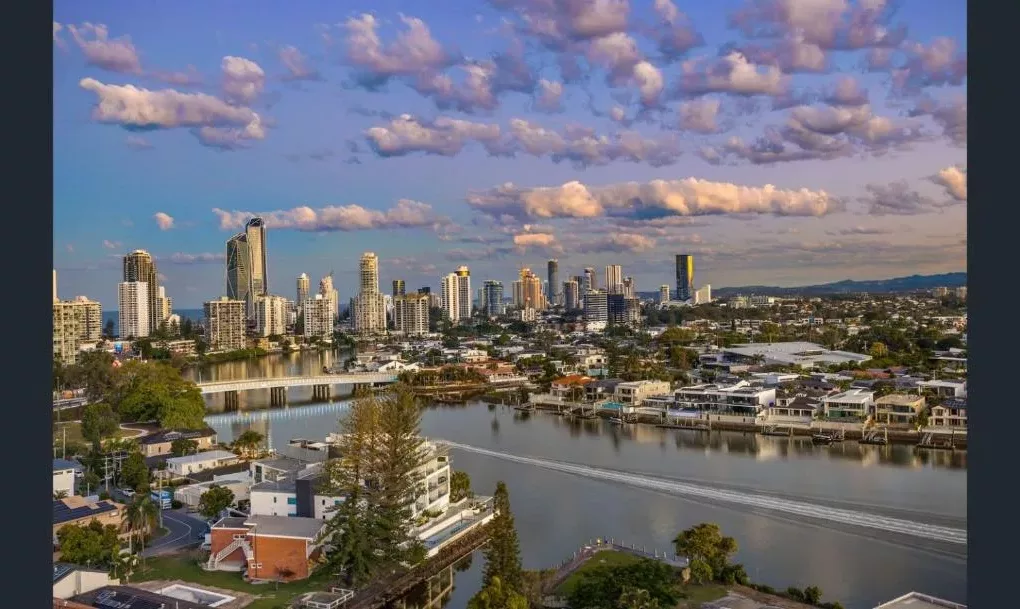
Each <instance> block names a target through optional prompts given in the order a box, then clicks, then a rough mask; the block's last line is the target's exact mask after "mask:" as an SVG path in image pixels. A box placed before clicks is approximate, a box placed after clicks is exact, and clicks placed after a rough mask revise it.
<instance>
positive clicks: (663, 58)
mask: <svg viewBox="0 0 1020 609" xmlns="http://www.w3.org/2000/svg"><path fill="white" fill-rule="evenodd" d="M894 4H895V6H893V5H894ZM507 7H512V8H507ZM966 42H967V41H966V3H965V2H963V1H962V0H960V1H954V0H902V1H900V2H895V3H893V2H892V1H891V0H889V2H884V1H883V0H864V1H863V2H848V1H844V0H760V1H754V2H745V1H744V0H739V1H738V0H732V1H730V0H727V1H721V0H720V1H713V2H692V1H687V2H683V1H678V0H673V1H672V2H671V1H668V0H640V1H639V0H630V1H627V0H597V1H596V0H519V1H514V2H511V1H510V0H489V1H487V2H485V1H477V2H466V1H462V2H456V3H419V2H409V1H404V2H397V1H381V2H372V3H363V4H362V5H358V4H357V3H343V5H342V6H340V5H334V4H328V3H292V4H289V5H287V6H286V8H284V7H282V5H280V4H279V3H271V2H247V3H245V4H244V5H243V10H242V6H241V5H239V4H238V3H232V2H216V3H206V2H176V3H172V4H157V3H135V2H113V1H111V2H104V3H101V4H83V3H77V2H71V1H68V0H58V1H57V2H55V5H54V53H53V85H54V261H55V267H56V268H57V271H58V274H59V279H60V286H59V291H60V295H61V297H64V298H71V297H73V296H75V295H79V294H83V295H87V296H89V297H91V298H94V299H97V300H100V301H101V302H102V303H103V304H104V306H105V307H107V308H114V307H115V299H116V283H117V282H118V281H119V274H120V270H119V269H120V261H119V257H120V256H122V255H123V254H124V253H126V252H128V251H130V250H132V249H136V248H143V249H147V250H149V251H150V252H152V253H153V255H154V256H156V258H157V264H158V267H159V270H160V272H161V274H162V275H163V276H164V283H165V285H166V287H167V291H168V293H169V294H170V295H171V296H173V297H174V299H175V304H176V306H177V307H180V308H192V307H197V306H200V304H201V302H202V301H204V300H208V299H210V298H213V297H216V296H218V295H220V294H221V293H222V292H223V291H224V285H223V283H224V281H223V277H224V269H223V266H224V265H223V260H222V258H223V252H224V243H225V241H226V239H227V238H229V237H230V235H231V234H232V231H235V230H236V227H237V226H238V225H239V224H241V223H243V221H244V219H245V218H246V217H247V215H248V214H251V213H262V214H265V215H266V218H267V224H268V227H269V229H268V230H269V235H268V252H269V282H270V289H271V291H273V292H275V293H279V294H283V295H285V296H288V297H293V295H294V289H295V287H294V281H295V277H296V276H297V275H298V274H300V273H302V272H305V273H308V274H309V275H310V276H311V277H312V278H313V281H314V280H317V279H318V278H320V277H321V276H322V275H324V274H325V273H327V272H329V271H330V270H333V271H335V273H336V279H337V284H338V289H339V290H340V292H341V294H342V295H343V296H345V297H346V296H349V295H352V294H353V287H354V282H355V276H354V272H355V270H356V268H357V261H358V258H359V257H360V255H361V253H362V252H364V251H374V252H376V253H377V254H378V255H379V257H380V267H381V280H382V282H383V285H384V287H385V286H387V285H389V281H390V280H391V279H395V278H403V279H405V280H406V281H407V283H408V286H409V287H417V286H420V285H431V286H433V287H435V286H437V285H438V278H439V276H440V275H441V274H443V273H447V272H450V271H452V270H453V269H454V268H456V267H457V266H459V265H460V264H467V265H469V266H470V267H471V270H472V275H473V276H474V277H475V278H476V279H475V280H476V281H477V282H478V283H479V285H480V282H481V280H483V279H500V280H503V281H510V280H512V279H513V277H514V275H515V274H516V271H517V269H518V268H519V267H520V266H522V265H524V266H530V267H532V268H533V269H535V270H536V272H539V273H540V274H543V273H544V268H545V261H546V260H547V259H549V258H557V259H559V261H560V269H561V270H560V275H561V277H562V278H564V279H565V278H566V276H568V275H575V274H580V272H581V270H582V269H583V268H584V267H586V266H593V267H596V268H600V269H601V268H603V267H604V266H605V265H606V264H610V263H618V264H622V265H623V270H624V275H631V276H633V277H634V278H635V279H636V281H637V285H638V289H639V290H643V291H652V290H655V289H656V288H657V287H658V285H659V284H661V283H672V280H671V278H672V276H673V268H672V258H673V256H674V255H675V254H677V253H691V254H694V255H695V260H696V275H695V282H696V283H697V284H699V285H701V284H704V283H711V284H712V285H713V287H716V288H718V287H724V286H733V285H748V284H769V285H798V284H806V283H820V282H826V281H835V280H840V279H845V278H855V279H866V278H882V277H891V276H897V275H904V274H912V273H937V272H948V271H958V270H964V269H965V267H966V199H967V197H966V164H967V163H966V137H967V135H966Z"/></svg>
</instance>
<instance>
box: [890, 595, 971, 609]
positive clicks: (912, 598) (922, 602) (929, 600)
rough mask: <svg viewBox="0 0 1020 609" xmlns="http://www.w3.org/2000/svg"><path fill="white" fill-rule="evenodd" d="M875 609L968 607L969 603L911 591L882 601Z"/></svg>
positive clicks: (965, 608)
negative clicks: (885, 601) (963, 603)
mask: <svg viewBox="0 0 1020 609" xmlns="http://www.w3.org/2000/svg"><path fill="white" fill-rule="evenodd" d="M875 609H967V605H961V604H960V603H954V602H952V601H947V600H942V599H941V598H935V597H934V596H928V595H927V594H921V593H920V592H910V593H908V594H904V595H903V596H901V597H899V598H896V599H893V600H891V601H889V602H888V603H882V604H881V605H879V606H878V607H875Z"/></svg>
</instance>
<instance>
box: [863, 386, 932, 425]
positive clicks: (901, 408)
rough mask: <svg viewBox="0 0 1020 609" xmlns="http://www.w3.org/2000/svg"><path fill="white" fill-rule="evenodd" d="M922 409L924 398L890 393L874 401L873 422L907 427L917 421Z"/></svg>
mask: <svg viewBox="0 0 1020 609" xmlns="http://www.w3.org/2000/svg"><path fill="white" fill-rule="evenodd" d="M924 408H925V403H924V396H920V395H905V394H902V393H890V394H889V395H884V396H882V397H880V398H878V399H877V400H875V421H876V422H878V423H884V424H886V425H890V426H900V427H909V426H911V425H913V424H914V423H915V422H916V421H917V416H918V415H920V414H921V412H922V411H923V410H924Z"/></svg>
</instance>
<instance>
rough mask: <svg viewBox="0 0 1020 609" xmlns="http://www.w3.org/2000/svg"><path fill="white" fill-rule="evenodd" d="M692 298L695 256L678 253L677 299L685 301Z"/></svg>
mask: <svg viewBox="0 0 1020 609" xmlns="http://www.w3.org/2000/svg"><path fill="white" fill-rule="evenodd" d="M692 298H694V256H692V255H690V254H677V256H676V299H677V300H681V301H683V300H690V299H692Z"/></svg>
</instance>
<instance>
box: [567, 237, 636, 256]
mask: <svg viewBox="0 0 1020 609" xmlns="http://www.w3.org/2000/svg"><path fill="white" fill-rule="evenodd" d="M654 249H655V239H652V238H651V237H646V236H645V235H639V234H637V233H613V234H611V235H606V236H605V237H601V238H599V239H595V240H592V241H585V242H584V243H582V244H581V247H580V248H579V251H580V252H581V253H582V254H588V253H604V252H613V253H624V252H634V253H637V252H647V251H651V250H654Z"/></svg>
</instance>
